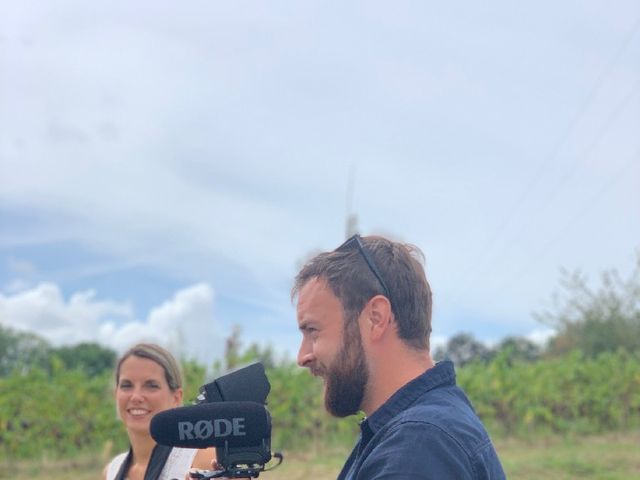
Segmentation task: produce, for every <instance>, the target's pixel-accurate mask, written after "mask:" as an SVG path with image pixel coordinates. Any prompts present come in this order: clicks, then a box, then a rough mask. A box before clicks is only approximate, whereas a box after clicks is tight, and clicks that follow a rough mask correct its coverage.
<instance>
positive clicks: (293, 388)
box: [0, 258, 640, 480]
mask: <svg viewBox="0 0 640 480" xmlns="http://www.w3.org/2000/svg"><path fill="white" fill-rule="evenodd" d="M538 316H539V318H540V321H542V322H545V323H547V324H549V325H551V326H553V327H554V329H555V332H556V334H555V335H554V336H553V338H551V340H550V341H549V343H548V345H546V346H544V347H541V346H538V345H536V344H534V343H532V342H530V341H528V340H526V339H524V338H507V339H504V340H503V341H502V342H500V343H499V344H498V345H495V346H492V347H491V346H487V345H484V344H482V343H481V342H478V341H476V340H475V339H474V338H473V337H472V336H470V335H468V334H464V333H461V334H460V335H457V336H455V337H453V338H451V339H450V340H449V342H448V343H447V345H446V346H445V347H444V348H441V349H439V350H438V351H436V352H435V356H436V358H438V359H442V358H450V359H452V360H454V361H455V362H456V365H457V372H458V383H459V384H460V385H461V386H462V388H464V389H465V391H466V392H467V394H468V396H469V397H470V399H471V401H472V402H473V404H474V406H475V408H476V410H477V412H478V414H479V415H480V417H481V418H482V420H483V421H484V422H485V424H486V425H487V427H488V428H489V430H490V431H491V433H492V436H493V438H494V440H495V443H496V445H497V448H498V451H499V454H500V456H501V458H502V460H503V463H504V465H505V469H506V470H507V474H508V476H509V477H510V478H541V477H542V478H602V479H607V478H608V479H627V478H628V479H631V478H640V258H639V261H638V264H637V265H636V269H635V270H634V271H633V273H632V274H631V275H630V277H629V278H625V279H623V278H621V277H620V276H619V275H618V274H617V273H616V272H615V271H609V272H604V273H603V274H602V277H601V279H600V282H599V284H598V286H597V287H595V288H592V287H590V286H589V284H588V282H587V281H586V279H584V278H583V277H582V276H581V275H580V274H579V273H572V274H569V273H566V274H564V276H563V279H562V282H561V287H560V290H559V292H558V295H557V297H556V298H555V302H554V306H553V308H552V309H551V310H549V311H546V312H540V313H539V314H538ZM115 359H116V354H115V352H113V351H111V350H109V349H106V348H104V347H102V346H100V345H97V344H79V345H74V346H67V347H53V346H51V345H49V344H48V343H47V342H46V341H44V340H43V339H42V338H40V337H38V336H37V335H35V334H32V333H25V332H19V331H15V330H11V329H8V328H5V327H3V326H2V325H0V478H15V477H34V478H39V477H42V478H51V479H54V480H56V479H62V478H74V479H80V480H82V479H84V478H87V479H89V478H99V473H100V471H101V469H102V467H103V465H104V464H105V463H106V461H107V460H108V459H109V458H110V457H111V456H112V455H113V454H115V453H117V452H119V451H122V450H124V449H126V447H127V439H126V434H125V431H124V429H123V427H122V425H121V423H120V422H119V420H118V419H117V418H116V413H115V405H114V401H113V383H114V378H113V365H114V361H115ZM255 360H260V361H262V362H263V363H264V364H265V366H266V367H267V375H268V377H269V380H270V382H271V385H272V390H271V393H270V395H269V399H268V400H269V410H270V412H271V415H272V419H273V437H272V445H273V448H274V450H280V451H283V452H284V454H285V463H284V465H283V466H282V467H281V468H280V469H279V470H277V471H276V472H274V473H271V474H265V477H266V478H269V477H270V476H271V478H289V479H296V478H316V479H324V478H327V479H329V478H335V476H336V474H337V472H338V471H339V469H340V466H341V464H342V461H343V460H344V458H345V456H346V455H347V453H348V451H349V449H350V447H351V446H352V445H353V443H354V441H355V438H356V436H357V430H358V428H357V419H355V418H353V417H351V418H347V419H342V420H336V419H333V418H331V417H329V416H328V415H327V414H326V413H325V412H324V408H323V405H322V385H321V383H320V382H319V381H318V380H317V379H316V378H314V377H312V376H311V375H309V374H308V373H307V372H306V371H303V370H302V369H300V368H298V367H297V366H296V365H295V363H294V362H293V361H292V360H290V359H287V358H276V356H275V355H274V353H273V351H272V350H271V349H270V348H269V347H261V346H259V345H255V344H253V345H248V346H244V345H243V343H242V333H241V331H240V330H239V329H237V330H236V331H235V332H234V333H233V335H232V336H231V337H230V338H229V339H228V340H227V344H226V355H225V358H224V360H223V361H221V362H219V363H217V364H215V365H209V366H206V365H201V364H198V363H196V362H194V361H190V360H183V369H184V373H185V377H186V398H188V399H194V398H195V396H196V394H197V392H198V388H199V386H200V385H202V384H203V383H206V382H208V381H210V380H211V379H212V378H214V377H216V376H218V375H219V374H221V373H223V372H224V371H226V370H228V369H233V368H236V367H238V366H241V365H243V364H246V363H249V362H251V361H255Z"/></svg>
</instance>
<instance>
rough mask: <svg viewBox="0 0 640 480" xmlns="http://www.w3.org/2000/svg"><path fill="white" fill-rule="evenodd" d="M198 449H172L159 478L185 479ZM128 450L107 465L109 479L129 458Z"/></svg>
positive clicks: (114, 476) (108, 479) (159, 479)
mask: <svg viewBox="0 0 640 480" xmlns="http://www.w3.org/2000/svg"><path fill="white" fill-rule="evenodd" d="M197 452H198V450H196V449H193V448H177V447H174V448H172V449H171V453H170V454H169V457H168V458H167V461H166V463H165V464H164V468H163V469H162V472H161V473H160V476H159V477H158V480H173V479H175V478H177V479H179V480H183V479H184V477H185V475H186V474H187V472H188V471H189V469H190V468H191V465H192V464H193V459H194V457H195V456H196V453H197ZM127 454H128V452H124V453H121V454H120V455H116V456H115V457H113V460H111V462H109V465H108V466H107V480H114V479H115V478H116V475H117V474H118V471H119V470H120V466H121V465H122V462H124V459H125V458H127Z"/></svg>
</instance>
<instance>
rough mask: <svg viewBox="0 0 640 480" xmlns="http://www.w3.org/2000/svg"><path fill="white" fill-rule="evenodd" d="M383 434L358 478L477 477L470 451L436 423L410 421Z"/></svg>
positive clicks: (424, 479) (426, 479)
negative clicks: (468, 452) (469, 454)
mask: <svg viewBox="0 0 640 480" xmlns="http://www.w3.org/2000/svg"><path fill="white" fill-rule="evenodd" d="M380 433H381V434H383V438H382V440H380V441H378V442H377V444H376V445H375V446H374V447H373V449H372V450H371V451H370V452H369V454H368V455H367V458H366V459H365V460H364V462H363V464H362V466H361V468H360V469H359V471H358V475H357V480H391V479H394V480H404V479H406V480H409V479H412V480H416V479H419V480H447V479H452V480H465V479H474V478H476V476H475V474H474V471H473V467H472V464H471V461H470V459H469V456H468V454H467V452H466V451H465V450H464V449H463V448H462V447H461V446H460V444H459V443H458V442H457V441H456V440H455V439H454V438H453V437H451V436H450V435H449V434H447V433H446V432H445V431H444V430H442V429H441V428H439V427H437V426H435V425H432V424H430V423H425V422H412V421H408V422H403V423H400V424H398V425H394V426H393V427H391V428H390V429H389V430H388V431H386V432H380ZM372 441H375V440H372Z"/></svg>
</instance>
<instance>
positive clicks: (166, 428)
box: [150, 401, 271, 461]
mask: <svg viewBox="0 0 640 480" xmlns="http://www.w3.org/2000/svg"><path fill="white" fill-rule="evenodd" d="M150 430H151V436H152V437H153V439H154V440H155V441H156V442H157V443H159V444H160V445H167V446H170V447H181V448H208V447H223V446H224V447H229V448H233V447H240V448H242V447H253V446H259V445H262V444H263V442H265V441H266V442H269V439H270V438H271V417H270V415H269V412H268V411H267V409H266V408H265V406H264V405H262V404H260V403H256V402H242V401H236V402H218V403H202V404H198V405H190V406H187V407H178V408H172V409H170V410H164V411H162V412H160V413H158V414H157V415H155V416H154V417H153V418H152V419H151V427H150ZM268 460H269V459H267V461H268Z"/></svg>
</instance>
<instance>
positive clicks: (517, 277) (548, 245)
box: [497, 150, 640, 292]
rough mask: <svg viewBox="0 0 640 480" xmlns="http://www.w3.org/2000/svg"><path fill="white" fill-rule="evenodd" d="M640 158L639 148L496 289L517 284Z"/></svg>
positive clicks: (505, 289)
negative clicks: (527, 260)
mask: <svg viewBox="0 0 640 480" xmlns="http://www.w3.org/2000/svg"><path fill="white" fill-rule="evenodd" d="M638 159H640V150H638V151H636V152H635V153H634V154H633V155H631V158H630V159H629V160H628V161H626V162H625V163H624V164H623V165H622V166H621V167H620V168H619V169H618V170H617V171H616V173H615V174H614V175H612V176H611V177H610V178H609V180H608V181H607V182H606V183H605V184H604V185H603V186H602V187H601V188H600V189H599V190H598V191H597V192H596V193H595V194H594V195H592V196H591V197H590V198H589V200H587V202H585V203H584V204H583V206H582V208H581V209H580V210H579V211H578V212H577V213H575V214H574V215H573V216H572V217H571V218H570V219H569V220H568V221H567V222H566V223H565V224H564V225H563V226H562V227H561V229H560V230H558V231H556V234H555V235H554V236H553V237H552V238H551V239H550V240H548V241H547V242H546V243H545V244H544V245H543V246H542V247H541V248H539V249H538V250H537V251H536V252H535V253H534V254H533V255H531V258H532V260H531V261H530V262H529V263H527V264H526V265H525V266H524V267H522V268H520V269H518V270H517V271H516V273H515V274H514V275H511V276H510V277H509V278H508V279H507V280H506V281H504V282H502V283H501V284H500V285H499V286H498V288H497V290H499V291H502V292H503V291H508V290H510V289H511V288H513V286H514V285H516V284H518V283H519V281H520V280H521V279H522V277H523V275H524V274H525V272H527V271H528V270H529V269H530V268H531V267H532V266H533V265H534V264H535V263H536V262H538V261H539V260H540V257H542V256H543V255H544V254H545V253H547V252H548V251H549V249H550V248H551V247H552V246H553V245H554V244H556V243H557V242H558V241H559V240H560V239H561V238H563V237H564V235H565V233H566V232H567V230H569V228H570V227H572V226H573V225H574V224H575V223H576V221H578V220H579V219H580V218H582V217H583V216H584V215H585V214H586V213H587V212H589V211H591V210H593V207H594V206H595V205H596V204H597V203H598V202H599V201H600V199H601V198H602V197H603V195H604V194H605V193H606V192H607V191H608V190H609V189H610V188H612V187H613V186H614V185H615V184H617V183H618V182H619V181H620V180H621V179H622V178H623V177H624V174H625V173H626V171H627V170H628V169H629V167H631V165H634V164H635V163H636V162H637V160H638Z"/></svg>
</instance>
